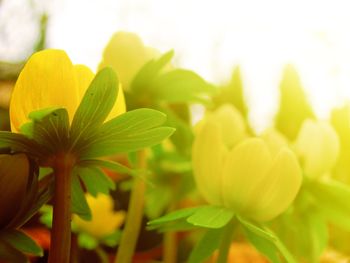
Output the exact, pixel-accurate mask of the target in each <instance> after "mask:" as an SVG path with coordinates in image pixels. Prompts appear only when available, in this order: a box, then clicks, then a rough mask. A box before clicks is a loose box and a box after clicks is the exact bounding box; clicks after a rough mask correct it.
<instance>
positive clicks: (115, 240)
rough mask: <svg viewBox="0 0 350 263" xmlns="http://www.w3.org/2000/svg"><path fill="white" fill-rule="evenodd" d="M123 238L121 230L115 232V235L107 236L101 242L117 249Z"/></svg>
mask: <svg viewBox="0 0 350 263" xmlns="http://www.w3.org/2000/svg"><path fill="white" fill-rule="evenodd" d="M121 237H122V231H120V230H119V229H118V230H116V231H114V233H112V234H110V235H108V236H105V237H103V238H102V239H101V242H102V243H103V244H105V245H107V246H109V247H115V246H117V245H118V244H119V242H120V239H121Z"/></svg>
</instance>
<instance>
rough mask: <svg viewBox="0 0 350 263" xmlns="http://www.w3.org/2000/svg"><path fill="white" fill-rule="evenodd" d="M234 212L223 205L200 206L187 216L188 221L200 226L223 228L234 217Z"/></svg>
mask: <svg viewBox="0 0 350 263" xmlns="http://www.w3.org/2000/svg"><path fill="white" fill-rule="evenodd" d="M233 215H234V213H233V212H232V211H231V210H228V209H226V208H223V207H217V206H204V207H199V208H198V209H197V210H196V211H195V212H194V213H193V214H192V215H190V216H189V217H188V218H187V222H188V223H190V224H192V225H194V226H198V227H205V228H221V227H224V226H225V225H226V224H227V223H228V222H230V221H231V219H232V218H233Z"/></svg>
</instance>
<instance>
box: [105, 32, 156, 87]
mask: <svg viewBox="0 0 350 263" xmlns="http://www.w3.org/2000/svg"><path fill="white" fill-rule="evenodd" d="M156 56H158V54H157V52H156V51H155V50H154V49H151V48H148V47H145V46H144V44H143V43H142V41H141V39H140V38H139V37H138V36H137V35H136V34H133V33H128V32H118V33H116V34H114V35H113V36H112V38H111V40H110V41H109V43H108V44H107V46H106V48H105V50H104V52H103V59H102V61H101V63H100V65H99V69H101V68H103V67H106V66H110V67H112V68H113V69H114V70H115V71H116V72H117V74H118V76H119V78H120V81H121V83H122V85H123V88H124V89H125V90H128V89H129V86H130V84H131V81H132V79H133V78H134V76H135V74H136V73H137V72H138V71H139V70H140V69H141V67H142V66H143V65H144V64H145V63H146V62H147V61H149V60H151V59H152V58H155V57H156Z"/></svg>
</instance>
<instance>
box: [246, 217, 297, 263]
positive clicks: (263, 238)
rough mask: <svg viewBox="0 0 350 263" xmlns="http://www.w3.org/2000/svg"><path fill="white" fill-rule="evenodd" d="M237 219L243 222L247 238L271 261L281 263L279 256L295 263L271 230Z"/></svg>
mask: <svg viewBox="0 0 350 263" xmlns="http://www.w3.org/2000/svg"><path fill="white" fill-rule="evenodd" d="M239 221H240V222H241V223H242V222H244V223H242V226H243V229H244V232H245V234H246V237H247V238H248V240H249V241H250V242H251V243H252V244H253V245H254V246H255V248H256V249H257V250H259V251H260V252H261V253H263V254H264V255H265V256H267V257H268V258H269V259H270V260H271V261H272V262H273V263H282V262H283V261H282V260H281V257H283V258H284V259H285V260H286V262H287V263H296V260H295V259H294V257H293V256H292V254H291V253H290V252H289V251H288V249H287V248H286V247H285V245H284V244H283V243H282V242H281V241H280V239H279V238H278V237H277V236H276V235H275V234H274V233H273V232H272V231H271V230H269V229H267V228H266V227H261V226H259V225H257V224H252V223H248V224H247V222H246V221H244V220H242V219H239Z"/></svg>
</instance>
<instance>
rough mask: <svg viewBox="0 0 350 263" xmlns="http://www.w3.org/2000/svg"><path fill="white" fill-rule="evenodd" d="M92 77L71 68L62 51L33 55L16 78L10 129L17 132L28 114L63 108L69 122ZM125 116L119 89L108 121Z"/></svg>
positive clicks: (82, 68)
mask: <svg viewBox="0 0 350 263" xmlns="http://www.w3.org/2000/svg"><path fill="white" fill-rule="evenodd" d="M93 77H94V74H93V73H92V71H91V70H90V69H89V68H87V67H85V66H82V65H75V66H74V65H73V64H72V62H71V61H70V59H69V57H68V56H67V54H66V53H65V52H64V51H62V50H54V49H48V50H44V51H40V52H37V53H35V54H33V55H32V56H31V57H30V59H29V60H28V62H27V63H26V65H25V66H24V68H23V70H22V72H21V74H20V75H19V77H18V80H17V82H16V85H15V88H14V90H13V93H12V97H11V101H10V119H11V127H12V130H13V131H14V132H18V131H19V129H20V127H21V125H22V124H24V123H26V122H28V114H29V113H30V112H32V111H35V110H39V109H43V108H48V107H64V108H66V109H67V111H68V115H69V118H70V121H72V119H73V116H74V113H75V111H76V110H77V108H78V106H79V103H80V101H81V100H82V98H83V96H84V93H85V91H86V89H87V88H88V86H89V84H90V82H91V80H92V79H93ZM123 112H125V103H124V96H123V92H122V89H121V88H120V89H119V94H118V99H117V102H116V104H115V105H114V108H113V109H112V111H111V113H110V115H109V116H108V118H109V119H110V118H112V117H115V116H116V115H118V114H121V113H123Z"/></svg>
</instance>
